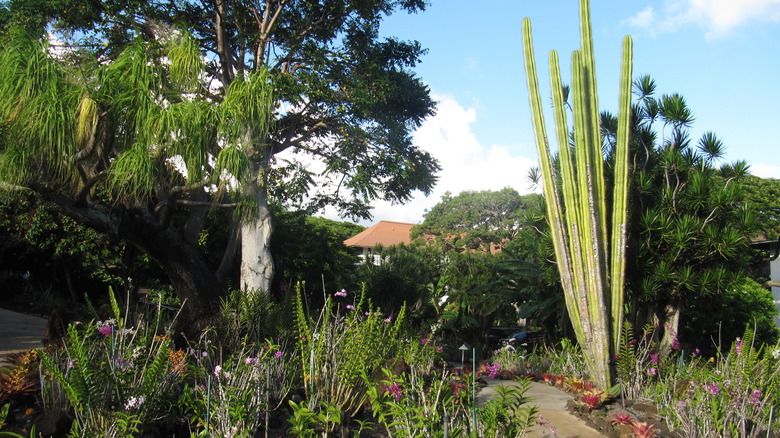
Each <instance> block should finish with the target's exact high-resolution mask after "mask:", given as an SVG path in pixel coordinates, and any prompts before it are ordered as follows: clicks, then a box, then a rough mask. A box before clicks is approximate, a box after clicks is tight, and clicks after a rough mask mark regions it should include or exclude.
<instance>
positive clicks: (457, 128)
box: [329, 96, 536, 223]
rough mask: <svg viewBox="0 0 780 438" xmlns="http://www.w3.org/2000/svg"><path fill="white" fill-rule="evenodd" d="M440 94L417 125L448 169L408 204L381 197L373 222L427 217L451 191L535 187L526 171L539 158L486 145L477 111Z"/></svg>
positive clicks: (422, 143) (420, 137)
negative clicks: (475, 127) (433, 110)
mask: <svg viewBox="0 0 780 438" xmlns="http://www.w3.org/2000/svg"><path fill="white" fill-rule="evenodd" d="M435 98H436V99H437V100H438V101H439V105H438V111H437V114H436V115H435V116H434V117H431V118H430V119H428V120H427V121H426V122H425V123H424V124H423V126H421V127H420V128H419V129H418V130H417V132H416V133H415V134H414V142H415V144H416V145H417V146H418V147H420V148H422V149H425V150H426V151H428V152H430V153H431V154H432V155H433V156H434V157H436V158H437V159H438V160H439V163H440V165H441V167H442V170H441V172H440V173H439V182H438V184H437V185H436V187H435V189H434V190H433V192H432V193H431V195H430V196H428V197H425V196H424V195H423V194H422V193H418V195H417V196H415V197H414V199H412V201H411V202H409V203H408V204H405V205H391V204H390V203H388V202H375V203H374V204H373V205H374V210H373V215H374V221H373V222H376V221H379V220H394V221H400V222H410V223H421V222H422V221H423V215H424V214H425V211H426V210H429V209H430V208H432V207H433V206H434V205H436V204H437V203H438V202H439V201H440V200H441V197H442V195H444V193H445V192H447V191H449V192H452V193H453V194H455V195H457V194H458V193H460V192H462V191H464V190H500V189H502V188H504V187H513V188H514V189H515V190H517V191H518V192H520V193H528V192H529V187H528V183H527V180H526V176H527V174H528V170H529V169H530V168H531V167H532V166H535V165H536V163H535V161H534V160H533V159H531V158H527V157H522V156H518V155H513V153H512V149H511V148H509V147H505V146H498V145H493V146H491V147H489V148H485V147H483V146H482V145H481V144H480V143H479V140H478V139H477V138H476V136H475V135H474V133H473V132H472V131H471V124H472V123H474V122H475V121H476V120H477V111H476V110H475V109H474V108H464V107H463V106H462V105H461V104H459V103H458V102H457V101H456V100H455V99H454V98H453V97H450V96H435ZM329 217H330V216H329Z"/></svg>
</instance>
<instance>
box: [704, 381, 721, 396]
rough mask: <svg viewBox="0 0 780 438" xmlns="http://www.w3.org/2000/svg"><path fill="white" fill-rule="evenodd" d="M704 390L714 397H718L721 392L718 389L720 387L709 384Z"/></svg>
mask: <svg viewBox="0 0 780 438" xmlns="http://www.w3.org/2000/svg"><path fill="white" fill-rule="evenodd" d="M704 388H705V389H706V390H707V391H709V392H710V393H711V394H713V395H716V394H718V393H719V392H720V388H718V385H717V384H715V383H708V384H706V385H704Z"/></svg>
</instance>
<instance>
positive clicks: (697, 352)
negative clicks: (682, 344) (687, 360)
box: [691, 348, 701, 357]
mask: <svg viewBox="0 0 780 438" xmlns="http://www.w3.org/2000/svg"><path fill="white" fill-rule="evenodd" d="M700 354H701V350H699V349H698V348H697V349H695V350H693V353H691V356H693V357H697V356H698V355H700Z"/></svg>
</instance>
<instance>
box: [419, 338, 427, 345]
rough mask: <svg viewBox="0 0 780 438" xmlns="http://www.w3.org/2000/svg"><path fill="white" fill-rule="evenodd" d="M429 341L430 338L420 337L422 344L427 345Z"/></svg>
mask: <svg viewBox="0 0 780 438" xmlns="http://www.w3.org/2000/svg"><path fill="white" fill-rule="evenodd" d="M427 343H428V338H422V339H420V344H422V345H425V344H427Z"/></svg>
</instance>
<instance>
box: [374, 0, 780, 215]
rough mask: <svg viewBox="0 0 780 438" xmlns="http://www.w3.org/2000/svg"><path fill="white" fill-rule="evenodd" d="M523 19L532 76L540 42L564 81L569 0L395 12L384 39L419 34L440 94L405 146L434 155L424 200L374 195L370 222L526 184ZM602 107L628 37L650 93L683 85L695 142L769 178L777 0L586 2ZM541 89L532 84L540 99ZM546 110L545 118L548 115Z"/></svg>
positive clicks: (571, 25) (574, 20) (543, 64)
mask: <svg viewBox="0 0 780 438" xmlns="http://www.w3.org/2000/svg"><path fill="white" fill-rule="evenodd" d="M524 17H530V18H531V22H532V27H533V37H534V50H535V53H536V57H537V66H538V68H539V76H540V82H542V83H547V82H549V74H548V71H547V57H548V53H549V51H550V50H551V49H555V50H557V51H558V53H559V56H560V58H561V64H562V74H563V76H564V81H566V82H569V80H568V79H567V78H568V77H570V74H569V73H568V65H569V59H570V55H571V52H572V51H573V50H575V49H576V48H577V47H578V44H579V25H578V1H576V0H544V1H538V0H534V1H531V0H478V1H475V0H432V1H431V4H430V6H429V8H428V9H427V10H426V11H425V12H423V13H419V14H414V15H406V14H396V15H393V16H391V17H389V18H387V19H386V20H385V21H384V22H383V25H382V32H383V34H384V35H385V36H391V35H392V36H396V37H398V38H400V39H414V40H418V41H420V43H421V44H422V46H423V47H426V48H427V49H428V53H427V54H426V55H425V56H424V57H423V59H422V62H421V63H420V64H419V65H418V67H417V68H416V69H415V71H416V72H417V74H418V75H419V77H421V78H422V79H423V81H425V82H426V83H427V84H428V85H429V86H430V88H431V91H432V93H433V95H434V97H435V99H436V100H437V101H438V102H439V108H438V113H437V115H436V116H434V117H432V118H430V119H429V120H428V121H427V122H426V123H425V124H424V125H423V126H422V127H421V128H420V129H419V130H418V131H417V132H416V133H415V143H416V144H417V145H418V146H420V147H421V148H423V149H426V150H429V151H430V152H431V153H432V154H433V155H434V156H436V157H437V158H438V159H439V160H440V161H441V163H442V166H443V170H442V172H441V174H440V183H439V185H438V187H437V188H436V190H435V191H434V193H433V194H432V195H431V196H429V197H427V198H426V197H424V196H423V195H422V194H419V195H418V196H417V197H416V198H415V199H414V200H413V201H412V202H411V203H409V204H407V205H405V206H390V205H387V204H384V203H381V202H378V203H376V204H375V210H374V221H373V222H376V221H378V220H381V219H385V220H398V221H403V222H413V223H419V222H422V220H423V215H424V213H425V210H426V209H429V208H431V207H432V206H433V205H435V204H436V203H437V202H438V201H439V200H440V199H441V195H442V194H443V193H444V192H445V191H450V192H452V193H454V194H457V193H459V192H460V191H462V190H498V189H501V188H503V187H506V186H510V187H513V188H515V189H517V190H518V191H520V192H521V193H525V192H527V191H528V184H527V182H526V178H525V177H526V174H527V170H528V168H529V167H530V166H533V165H535V163H536V160H537V158H536V150H535V147H534V140H533V135H532V131H531V117H530V112H529V109H528V94H527V90H526V84H525V72H524V68H523V63H522V56H523V55H522V41H521V22H522V19H523V18H524ZM591 19H592V26H593V36H594V44H595V53H596V69H597V78H598V81H599V82H598V87H599V96H600V97H599V99H600V100H599V104H600V107H601V109H606V110H611V111H613V112H614V111H615V109H616V106H617V86H618V77H619V69H620V65H619V59H620V47H621V41H622V38H623V36H624V35H631V36H632V37H633V40H634V76H635V77H636V76H637V75H640V74H650V75H651V76H652V77H653V78H654V79H655V80H656V83H657V86H658V87H657V93H658V94H659V95H660V94H667V93H675V92H678V93H680V94H682V95H683V96H684V97H685V98H686V100H687V102H688V105H689V107H690V108H691V109H692V111H693V113H694V116H695V118H696V120H695V122H694V124H693V129H692V130H691V133H692V136H691V137H692V139H693V140H694V141H696V140H698V138H699V137H700V136H701V134H702V133H704V132H706V131H713V132H715V133H716V134H717V135H718V136H719V137H720V138H721V140H723V142H724V144H725V146H726V158H725V160H724V161H726V162H731V161H735V160H746V161H747V162H748V163H749V164H750V165H751V168H752V172H753V173H754V174H756V175H759V176H762V177H775V178H780V135H778V134H777V133H776V132H775V131H776V128H777V127H780V84H778V80H779V79H780V0H676V1H670V0H627V1H605V0H591ZM548 95H549V92H546V91H545V90H543V91H542V96H543V98H544V97H545V96H548ZM549 120H551V116H548V121H549Z"/></svg>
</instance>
